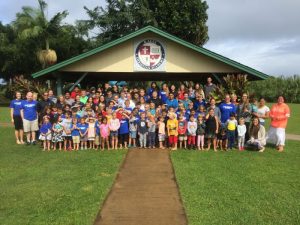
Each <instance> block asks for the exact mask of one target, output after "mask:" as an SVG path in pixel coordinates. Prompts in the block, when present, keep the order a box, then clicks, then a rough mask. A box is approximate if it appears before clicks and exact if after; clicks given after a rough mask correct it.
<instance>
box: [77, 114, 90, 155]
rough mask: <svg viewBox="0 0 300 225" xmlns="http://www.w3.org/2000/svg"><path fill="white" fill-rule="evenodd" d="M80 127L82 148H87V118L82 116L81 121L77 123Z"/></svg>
mask: <svg viewBox="0 0 300 225" xmlns="http://www.w3.org/2000/svg"><path fill="white" fill-rule="evenodd" d="M77 127H78V128H79V134H80V149H81V150H83V149H87V132H88V124H87V123H86V122H85V118H84V117H81V118H80V123H78V124H77Z"/></svg>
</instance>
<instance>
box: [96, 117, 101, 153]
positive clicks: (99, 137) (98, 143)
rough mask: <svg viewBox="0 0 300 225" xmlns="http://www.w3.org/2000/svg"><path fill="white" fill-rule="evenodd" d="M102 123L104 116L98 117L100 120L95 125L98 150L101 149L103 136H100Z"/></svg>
mask: <svg viewBox="0 0 300 225" xmlns="http://www.w3.org/2000/svg"><path fill="white" fill-rule="evenodd" d="M101 123H102V116H101V115H98V119H97V121H96V123H95V127H96V137H95V146H96V149H98V148H100V147H101V135H100V125H101Z"/></svg>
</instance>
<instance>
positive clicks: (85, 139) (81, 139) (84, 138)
mask: <svg viewBox="0 0 300 225" xmlns="http://www.w3.org/2000/svg"><path fill="white" fill-rule="evenodd" d="M87 140H88V138H87V135H85V136H83V137H81V136H80V141H84V142H85V141H87Z"/></svg>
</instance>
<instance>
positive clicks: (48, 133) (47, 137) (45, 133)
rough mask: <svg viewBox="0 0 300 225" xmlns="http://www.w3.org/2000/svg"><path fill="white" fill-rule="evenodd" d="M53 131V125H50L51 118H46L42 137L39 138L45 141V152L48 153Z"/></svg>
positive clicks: (42, 128) (42, 127)
mask: <svg viewBox="0 0 300 225" xmlns="http://www.w3.org/2000/svg"><path fill="white" fill-rule="evenodd" d="M51 129H52V125H51V123H50V119H49V117H48V116H44V117H43V123H42V125H41V128H40V137H39V139H40V140H41V141H43V146H44V149H43V151H46V148H47V150H48V151H50V141H51Z"/></svg>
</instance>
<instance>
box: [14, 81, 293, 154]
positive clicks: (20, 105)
mask: <svg viewBox="0 0 300 225" xmlns="http://www.w3.org/2000/svg"><path fill="white" fill-rule="evenodd" d="M216 88H217V86H216V85H215V84H213V83H212V79H211V78H210V77H209V78H207V83H206V84H205V85H203V86H202V85H201V84H199V83H195V84H194V85H190V86H188V87H187V86H185V85H184V84H181V85H180V86H179V88H177V87H176V86H175V85H173V84H172V85H168V84H167V83H163V84H162V85H161V88H159V87H158V85H157V83H156V82H152V83H151V86H150V87H149V88H147V89H144V88H138V87H135V88H130V89H129V88H128V87H127V86H123V87H118V86H117V85H113V86H110V85H109V83H105V84H103V85H102V86H100V87H98V88H94V87H92V88H90V89H89V90H84V89H80V88H79V87H78V86H76V87H75V88H74V90H72V92H65V93H64V95H60V96H57V97H56V96H55V95H54V93H53V91H52V90H49V91H47V92H45V93H43V95H42V96H37V94H36V93H33V92H30V91H29V92H28V93H26V96H25V99H22V95H21V93H20V92H16V96H15V97H16V98H15V99H14V100H12V101H11V103H10V108H11V121H12V122H13V123H14V126H15V137H16V142H17V144H23V143H24V141H23V134H24V132H25V134H26V142H27V143H31V144H33V145H34V144H36V131H38V130H39V121H40V120H39V118H41V115H42V113H44V111H45V109H46V108H47V107H53V106H54V107H56V108H57V109H58V110H62V111H65V110H70V109H71V108H72V106H74V105H76V106H80V107H81V108H84V107H85V106H86V105H87V104H90V106H91V107H92V109H93V111H94V112H95V113H102V112H103V111H105V110H106V108H108V107H111V106H115V105H122V106H124V104H125V101H127V102H128V100H129V104H130V107H132V108H134V107H136V106H137V105H139V107H141V106H142V107H144V110H147V108H146V107H148V104H147V103H154V105H155V108H156V109H157V108H160V110H162V109H166V110H168V109H169V108H173V109H175V111H177V110H179V108H178V106H179V104H183V105H184V108H185V110H186V111H187V112H189V113H190V112H191V110H194V111H195V110H196V111H197V112H198V111H199V110H200V111H201V109H200V108H204V110H206V109H207V108H208V107H210V108H213V109H214V112H215V115H216V116H217V117H218V118H219V120H220V121H219V122H220V125H222V124H225V123H226V121H227V120H228V118H229V117H230V114H231V113H232V112H234V113H236V116H237V118H239V117H243V118H244V119H245V125H246V126H247V130H250V124H251V132H247V135H248V137H247V139H250V138H254V139H255V140H260V144H261V145H265V144H266V142H270V143H273V144H275V145H276V148H277V150H278V151H280V152H281V151H283V150H284V145H285V129H286V126H287V122H288V118H289V117H290V109H289V107H288V105H287V104H285V100H284V97H283V96H279V97H278V99H277V103H275V104H273V106H272V107H271V109H269V107H268V106H266V103H265V100H264V99H263V98H261V99H260V100H259V101H258V103H257V102H255V100H254V101H251V100H250V99H249V96H248V95H247V94H246V93H245V94H243V95H242V96H241V99H240V100H238V96H236V95H235V94H231V95H229V94H227V95H225V98H224V101H223V102H222V103H221V104H218V105H217V103H216V101H215V99H214V98H212V96H211V92H213V91H214V90H215V89H216ZM202 110H203V109H202ZM267 119H270V120H271V123H270V129H269V132H268V133H267V132H264V125H265V121H266V120H267ZM23 131H24V132H23ZM249 135H251V137H250V136H249Z"/></svg>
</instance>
